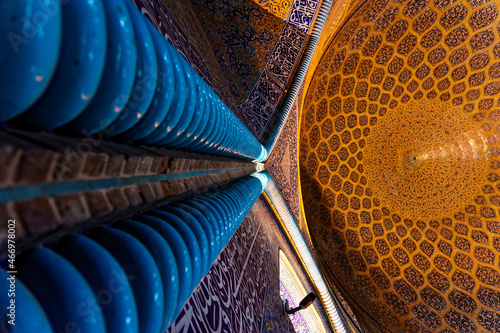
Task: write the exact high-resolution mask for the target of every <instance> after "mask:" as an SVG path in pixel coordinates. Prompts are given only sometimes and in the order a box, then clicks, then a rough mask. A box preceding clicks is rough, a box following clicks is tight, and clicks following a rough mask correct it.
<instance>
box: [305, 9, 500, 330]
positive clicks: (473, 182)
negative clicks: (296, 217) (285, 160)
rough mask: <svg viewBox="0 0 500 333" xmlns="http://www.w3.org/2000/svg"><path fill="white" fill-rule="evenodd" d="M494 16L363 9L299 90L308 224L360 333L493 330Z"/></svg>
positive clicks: (499, 27)
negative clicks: (366, 332) (371, 332)
mask: <svg viewBox="0 0 500 333" xmlns="http://www.w3.org/2000/svg"><path fill="white" fill-rule="evenodd" d="M498 7H499V4H498V3H497V2H495V1H487V0H468V1H454V0H427V1H425V0H392V1H389V0H379V1H367V3H365V4H364V5H363V6H361V7H360V8H359V9H358V10H357V12H356V13H355V14H354V15H353V17H351V18H350V19H349V20H348V21H347V23H346V24H345V25H344V26H343V27H342V29H341V30H340V31H339V32H338V34H337V35H336V37H335V38H334V40H333V41H332V42H331V44H330V45H329V47H328V48H327V51H326V52H325V54H324V55H323V58H322V59H321V61H320V63H319V64H318V66H317V68H316V72H315V74H314V76H313V79H312V81H311V84H310V86H309V88H308V90H307V93H306V98H305V101H304V105H303V109H302V116H301V125H300V133H299V141H300V142H299V145H300V146H299V165H300V181H301V188H302V198H303V204H304V209H305V214H306V219H307V225H308V227H309V231H310V235H311V238H312V242H313V245H314V247H315V251H316V254H317V257H318V260H319V262H320V263H321V264H322V266H323V268H324V270H325V274H326V276H327V278H328V279H329V280H330V282H331V283H332V284H334V285H335V286H336V287H337V288H338V289H339V290H340V291H341V292H342V293H343V295H344V297H345V298H346V300H347V301H348V302H349V304H350V305H351V306H352V307H353V309H354V311H355V312H356V314H357V315H358V319H360V320H361V322H363V323H364V325H365V326H366V328H368V329H374V328H376V329H378V330H381V331H385V330H387V331H390V332H400V331H401V332H464V333H465V332H467V333H469V332H486V331H487V332H499V331H500V314H499V312H500V269H499V264H500V263H499V256H498V252H499V251H500V222H498V221H500V211H499V208H500V182H499V181H500V171H499V170H498V169H500V157H499V156H500V146H499V144H498V140H499V139H500V107H499V99H498V97H499V96H500V61H499V60H498V59H499V58H500V35H499V34H500V18H499V8H498ZM497 185H498V186H497Z"/></svg>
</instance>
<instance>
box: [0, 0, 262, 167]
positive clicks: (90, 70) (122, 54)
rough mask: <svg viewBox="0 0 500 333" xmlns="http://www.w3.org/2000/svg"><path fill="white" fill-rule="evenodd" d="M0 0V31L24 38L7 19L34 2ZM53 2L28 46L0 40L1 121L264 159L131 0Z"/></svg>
mask: <svg viewBox="0 0 500 333" xmlns="http://www.w3.org/2000/svg"><path fill="white" fill-rule="evenodd" d="M4 2H6V5H4V4H3V2H2V6H0V8H1V9H4V11H3V12H2V15H3V16H4V17H7V18H9V19H5V20H2V21H0V32H4V35H7V34H8V33H9V32H10V33H14V34H15V33H18V34H19V35H22V34H21V32H22V31H23V29H24V28H23V25H22V24H21V23H20V21H19V20H17V21H16V20H15V18H16V17H24V16H25V15H31V12H33V11H34V9H32V8H31V7H32V6H34V5H35V4H34V1H33V0H22V1H14V0H6V1H4ZM37 5H38V3H37ZM53 5H54V6H56V8H54V12H55V13H58V15H57V16H54V17H50V18H49V17H47V20H48V23H47V24H44V26H43V27H38V30H36V31H35V32H37V33H36V34H35V33H34V35H36V36H35V37H36V38H33V40H31V41H30V43H24V42H23V43H22V44H23V45H21V44H20V45H18V47H16V48H13V47H12V45H10V44H9V42H8V40H7V39H5V40H3V41H0V49H2V50H5V52H4V53H5V55H2V61H3V62H2V66H3V68H2V70H7V72H6V73H7V74H8V73H14V74H15V75H14V74H12V75H3V76H0V88H1V89H0V102H1V104H2V106H3V107H2V108H0V123H3V122H6V123H7V124H8V125H9V126H12V127H18V128H21V129H28V130H44V131H56V132H57V133H60V134H65V135H85V136H91V135H94V134H97V133H99V134H102V135H104V136H107V137H109V138H110V139H111V140H113V141H120V142H129V143H130V142H131V143H134V144H146V145H150V146H155V147H168V148H174V149H184V150H188V151H193V152H200V153H206V154H214V155H220V156H230V157H236V158H241V159H245V160H258V161H262V160H263V159H264V158H265V156H266V153H267V152H266V150H265V149H264V147H263V146H262V145H261V144H260V143H259V141H258V140H257V139H256V138H255V137H254V136H253V135H252V134H251V133H250V131H248V129H247V128H246V127H245V126H244V125H243V124H242V123H241V122H240V121H239V119H238V118H237V117H236V116H235V115H234V114H233V112H232V111H231V110H229V108H228V107H227V106H226V105H225V104H224V103H223V102H222V101H221V99H220V98H219V97H218V96H217V94H215V93H214V91H213V90H212V89H211V88H210V87H209V86H208V85H207V84H206V83H205V82H204V81H203V79H201V78H200V76H198V75H197V74H196V73H195V72H194V70H193V68H192V67H191V66H190V65H189V63H187V62H186V61H185V60H184V58H183V57H182V55H181V54H179V52H177V50H175V48H173V47H172V46H171V45H170V44H169V43H168V42H167V40H166V39H165V38H164V37H163V36H162V35H161V34H160V33H159V32H158V31H157V30H156V28H155V27H154V26H153V24H152V23H151V22H150V21H149V20H148V19H147V18H145V16H143V15H142V14H141V13H140V12H139V10H138V9H137V8H136V7H135V6H133V4H131V3H130V1H128V0H107V1H102V0H96V1H89V2H85V1H84V2H78V1H77V2H74V3H73V2H70V3H68V4H66V5H65V6H64V10H62V8H60V5H59V3H54V4H53ZM39 12H42V11H41V10H40V9H36V13H37V14H39ZM61 12H63V16H62V18H61V15H60V13H61ZM82 13H84V14H85V15H82ZM44 15H45V14H44ZM10 18H12V19H10ZM75 22H79V24H75ZM75 41H77V42H75ZM24 44H26V45H24ZM18 48H19V50H18ZM48 49H50V50H51V52H52V51H53V52H52V53H50V54H49V53H47V52H48V51H47V50H48ZM59 49H60V50H61V52H60V55H59V54H58V53H57V51H58V50H59ZM41 54H43V55H47V56H46V57H41V56H40V55H41ZM75 64H77V65H78V66H76V65H75ZM28 67H29V68H30V71H29V72H28V71H26V70H21V69H23V68H28ZM42 74H43V75H42ZM14 77H15V80H14ZM33 78H36V80H34V79H33ZM12 80H13V81H12ZM35 81H40V82H35ZM3 90H4V92H2V91H3ZM5 91H6V93H5ZM13 92H15V93H13Z"/></svg>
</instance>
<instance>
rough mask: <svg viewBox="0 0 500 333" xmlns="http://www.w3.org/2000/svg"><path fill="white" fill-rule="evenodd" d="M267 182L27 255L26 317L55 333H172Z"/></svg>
mask: <svg viewBox="0 0 500 333" xmlns="http://www.w3.org/2000/svg"><path fill="white" fill-rule="evenodd" d="M267 182H268V179H267V177H266V175H263V174H260V173H254V174H252V175H251V176H248V177H245V178H241V179H238V180H235V181H233V182H231V183H229V184H227V185H225V186H223V187H221V188H219V189H217V190H214V191H210V192H205V193H199V194H196V195H192V196H190V197H186V198H183V199H181V200H179V201H176V202H173V203H169V204H168V205H164V206H160V207H157V208H155V209H151V210H149V211H145V212H143V213H141V214H138V215H134V216H131V217H129V218H127V219H126V220H121V221H118V222H115V223H112V224H110V225H108V226H105V227H98V228H94V229H92V230H89V231H87V232H85V233H84V234H78V235H67V236H64V237H63V238H62V239H60V240H59V241H58V242H56V243H53V244H51V245H50V246H49V247H37V248H33V249H30V250H27V251H25V252H24V253H22V254H21V255H20V256H19V258H18V260H17V262H16V265H17V266H16V268H17V271H18V272H19V274H18V276H17V277H16V278H17V279H18V281H21V282H22V283H21V284H18V289H19V293H20V295H22V297H23V300H24V301H25V303H23V304H22V307H20V309H23V310H24V311H26V312H23V313H22V315H23V316H29V318H31V319H32V320H33V323H38V325H40V329H42V331H43V332H49V333H51V332H63V331H65V329H67V325H68V323H70V325H71V329H73V330H75V331H76V330H78V331H79V332H82V333H85V332H88V333H91V332H92V333H95V332H103V333H104V332H111V331H114V332H152V333H160V332H164V331H165V329H166V328H168V327H169V326H170V325H171V324H172V322H173V321H174V320H175V318H176V317H177V315H178V314H179V312H180V310H181V308H182V306H183V305H184V303H185V302H186V301H187V299H188V298H189V296H190V295H191V293H192V292H193V290H194V289H195V288H196V286H197V285H198V283H199V282H200V281H201V279H203V277H204V276H205V275H206V273H207V272H208V270H209V269H210V267H211V266H212V263H213V262H214V260H215V259H216V258H217V257H218V255H219V254H220V252H221V251H222V249H223V248H224V247H225V246H226V245H227V243H228V242H229V240H230V238H231V237H232V236H233V234H234V233H235V231H236V230H237V229H238V227H239V226H240V224H241V222H242V221H243V219H244V218H245V216H246V215H247V213H248V212H249V210H250V209H251V207H252V206H253V204H254V203H255V201H256V200H257V198H258V197H259V195H260V194H261V193H262V191H263V190H264V189H265V188H266V186H267ZM0 276H2V277H5V272H3V271H1V270H0ZM3 280H5V279H3ZM6 281H7V280H5V281H2V283H0V286H5V284H6V283H8V281H7V282H6ZM0 304H4V303H2V302H0ZM6 309H7V308H6V307H5V306H3V307H2V309H0V314H1V315H2V318H5V311H6ZM49 325H50V327H49ZM26 327H28V326H26ZM42 327H43V328H42Z"/></svg>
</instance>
